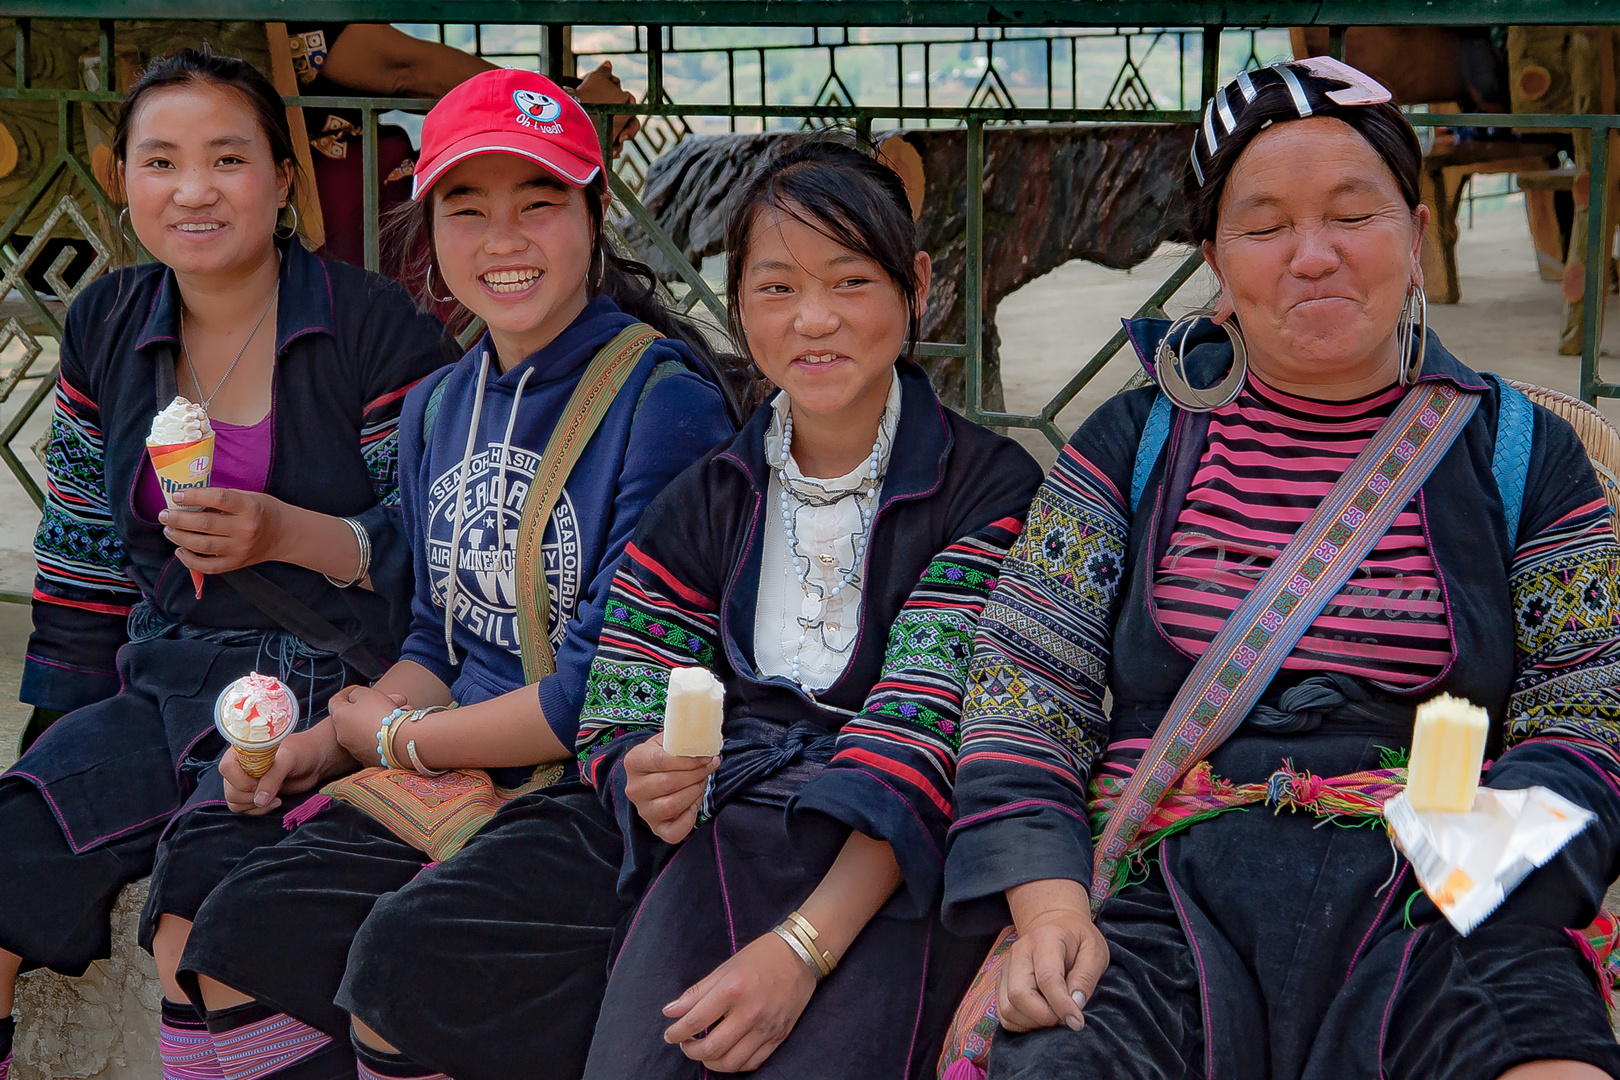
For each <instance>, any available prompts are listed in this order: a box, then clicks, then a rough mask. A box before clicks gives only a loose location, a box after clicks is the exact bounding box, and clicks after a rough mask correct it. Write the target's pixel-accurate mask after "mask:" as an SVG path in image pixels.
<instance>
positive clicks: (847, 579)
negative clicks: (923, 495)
mask: <svg viewBox="0 0 1620 1080" xmlns="http://www.w3.org/2000/svg"><path fill="white" fill-rule="evenodd" d="M882 453H883V425H882V423H881V422H880V423H879V424H878V435H877V438H876V440H875V441H874V442H873V443H872V454H871V456H870V457H868V458H867V459H866V479H867V482H866V484H864V485H862V490H857V491H854V492H851V493H850V494H849V495H848V496H846V498H855V499H863V500H864V505H862V506H861V531H860V533H859V534H857V535H856V536H855V537H854V548H855V557H854V558H853V559H851V560H850V565H849V569H847V570H845V571H844V572H843V573H842V574H840V575H839V580H838V583H837V584H836V585H834V586H833V587H832V590H831V591H830V592H823V593H822V595H820V596H816V595H814V594H813V593H811V591H810V573H809V568H810V556H808V555H806V554H804V553H803V552H801V551H800V550H799V536H798V530H797V529H796V527H795V520H796V518H797V517H798V514H797V508H796V507H795V506H794V504H795V503H798V504H799V505H800V506H803V505H805V503H804V501H803V500H801V499H800V498H799V497H798V496H797V495H796V494H795V493H794V491H793V485H792V484H791V483H790V481H789V480H788V474H787V463H788V461H789V460H791V458H792V456H793V411H792V409H791V408H790V409H788V410H787V412H786V415H785V416H784V417H783V418H782V464H780V465H778V466H777V469H776V472H777V478H778V480H779V481H780V482H781V485H782V499H781V506H782V531H783V533H785V534H786V536H787V546H788V554H789V556H790V557H791V558H792V559H793V570H794V573H795V574H796V575H797V576H798V579H799V588H800V589H802V590H803V591H804V600H803V602H802V603H800V605H799V641H798V645H797V646H796V647H795V648H794V650H793V681H794V682H796V683H798V684H799V687H800V689H803V690H805V691H806V692H808V691H809V687H806V686H805V685H804V679H803V678H801V677H800V675H799V660H800V658H801V657H803V655H804V646H805V642H807V641H808V640H809V638H810V630H811V628H812V627H814V626H815V625H816V624H817V623H818V621H819V620H820V619H821V617H822V614H823V612H825V611H826V610H827V604H828V602H829V601H831V600H832V599H833V597H835V596H837V595H838V594H839V593H841V592H843V591H844V589H845V588H846V587H848V585H849V584H850V583H851V582H853V581H854V580H855V578H856V577H857V576H858V575H859V574H860V572H861V565H862V563H863V561H864V557H865V554H866V541H867V538H868V537H870V536H871V535H872V517H873V515H874V514H875V513H876V511H877V497H878V487H879V485H878V482H877V481H878V461H879V460H880V459H881V457H882ZM816 588H817V589H818V590H819V589H821V586H819V585H818V586H817V587H816ZM854 641H855V639H854V637H853V636H851V637H850V638H849V640H847V641H845V642H844V643H843V644H842V645H841V647H839V648H836V649H833V650H832V651H833V652H840V653H841V652H843V651H845V650H846V649H848V648H850V647H851V646H852V645H853V644H854Z"/></svg>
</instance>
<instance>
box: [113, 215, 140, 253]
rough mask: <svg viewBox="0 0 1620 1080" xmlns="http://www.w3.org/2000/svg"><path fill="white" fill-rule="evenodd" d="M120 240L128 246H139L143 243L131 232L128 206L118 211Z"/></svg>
mask: <svg viewBox="0 0 1620 1080" xmlns="http://www.w3.org/2000/svg"><path fill="white" fill-rule="evenodd" d="M118 238H119V239H120V240H122V241H124V242H125V243H126V244H139V243H140V242H141V240H140V237H138V236H136V235H135V234H134V233H133V232H131V231H130V228H129V207H127V206H126V207H124V208H123V209H122V210H120V211H118Z"/></svg>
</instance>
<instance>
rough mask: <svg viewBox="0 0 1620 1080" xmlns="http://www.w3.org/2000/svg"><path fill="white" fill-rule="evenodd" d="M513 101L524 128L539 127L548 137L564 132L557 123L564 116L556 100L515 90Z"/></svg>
mask: <svg viewBox="0 0 1620 1080" xmlns="http://www.w3.org/2000/svg"><path fill="white" fill-rule="evenodd" d="M512 101H513V103H514V104H516V105H517V108H518V114H517V122H518V123H519V124H522V125H523V126H524V127H537V128H539V129H540V130H541V131H543V132H545V133H546V134H547V135H556V134H557V133H559V132H561V131H562V125H561V124H559V123H557V122H556V121H557V118H558V117H560V116H561V115H562V106H561V105H559V104H558V103H557V101H556V99H554V98H550V97H547V96H546V95H545V94H542V93H539V92H537V91H534V90H514V91H512Z"/></svg>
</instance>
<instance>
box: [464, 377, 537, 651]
mask: <svg viewBox="0 0 1620 1080" xmlns="http://www.w3.org/2000/svg"><path fill="white" fill-rule="evenodd" d="M533 374H534V368H532V367H531V368H528V369H527V370H525V371H524V372H523V375H522V377H521V378H519V379H518V384H517V391H516V393H514V394H513V395H512V410H511V412H509V413H507V416H506V434H505V436H504V437H503V438H502V439H501V456H500V462H499V465H498V466H497V469H498V471H497V474H496V476H497V478H496V485H497V490H498V492H499V497H498V499H497V501H496V504H495V505H496V510H497V514H496V525H495V558H496V563H497V565H499V562H500V556H501V553H502V552H503V551H505V550H506V547H505V545H506V530H505V528H503V527H502V526H503V525H504V519H505V516H506V459H507V458H508V457H509V456H510V455H511V453H512V430H513V428H514V427H515V426H516V425H517V414H518V406H519V405H520V404H522V402H523V386H524V384H525V383H527V382H528V381H529V376H531V375H533ZM488 377H489V349H487V348H486V349H485V350H484V359H483V362H482V363H481V364H479V366H478V389H477V390H476V391H474V392H473V411H472V423H471V424H470V425H468V428H467V445H466V447H465V448H464V449H463V450H462V452H461V474H460V476H459V477H458V478H457V480H456V512H455V518H454V520H453V522H452V524H451V533H450V579H449V581H447V582H446V583H445V594H444V649H445V652H446V653H447V654H448V655H449V657H450V663H451V664H452V665H454V664H457V663H460V661H459V660H457V659H456V645H455V625H456V616H455V611H456V586H457V584H458V578H459V577H460V574H461V567H460V566H459V565H458V563H459V560H460V555H461V527H462V525H463V524H465V522H466V500H467V476H468V473H470V472H471V471H472V457H473V447H475V446H477V445H478V421H479V419H480V418H481V417H482V416H483V412H484V385H485V382H486V380H487V379H488ZM513 572H514V574H515V573H516V569H515V568H514V571H513Z"/></svg>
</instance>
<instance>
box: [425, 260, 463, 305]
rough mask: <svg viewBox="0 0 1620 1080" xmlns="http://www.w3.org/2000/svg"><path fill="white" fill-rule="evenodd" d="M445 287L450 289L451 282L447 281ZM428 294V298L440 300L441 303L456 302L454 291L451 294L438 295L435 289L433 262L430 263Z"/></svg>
mask: <svg viewBox="0 0 1620 1080" xmlns="http://www.w3.org/2000/svg"><path fill="white" fill-rule="evenodd" d="M444 287H445V289H447V290H448V289H449V288H450V283H449V282H445V286H444ZM427 294H428V299H429V300H433V301H436V302H438V303H440V304H454V303H455V302H456V297H455V294H454V293H451V295H449V296H440V295H438V294H437V293H435V292H434V291H433V264H432V263H429V264H428V272H427Z"/></svg>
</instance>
